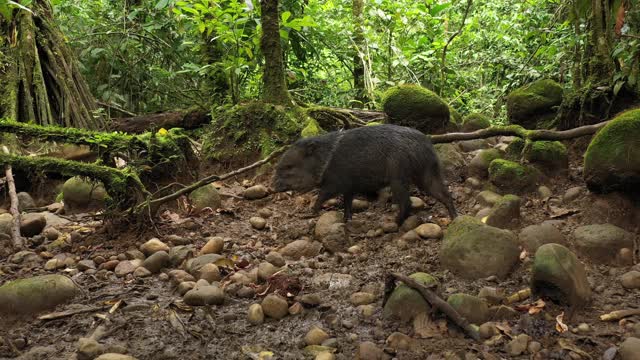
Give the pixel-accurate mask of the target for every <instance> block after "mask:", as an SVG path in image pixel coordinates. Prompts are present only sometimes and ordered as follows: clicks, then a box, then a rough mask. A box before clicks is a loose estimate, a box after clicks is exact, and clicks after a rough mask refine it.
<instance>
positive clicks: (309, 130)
mask: <svg viewBox="0 0 640 360" xmlns="http://www.w3.org/2000/svg"><path fill="white" fill-rule="evenodd" d="M323 133H325V131H324V130H323V129H322V128H321V127H320V125H318V122H317V121H316V120H315V119H309V121H308V122H307V126H305V127H304V129H302V133H300V135H302V137H303V138H307V137H311V136H318V135H321V134H323Z"/></svg>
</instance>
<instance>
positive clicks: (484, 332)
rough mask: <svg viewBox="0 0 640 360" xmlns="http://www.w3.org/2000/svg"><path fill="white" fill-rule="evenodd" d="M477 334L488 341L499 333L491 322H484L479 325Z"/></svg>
mask: <svg viewBox="0 0 640 360" xmlns="http://www.w3.org/2000/svg"><path fill="white" fill-rule="evenodd" d="M478 332H479V333H480V337H481V338H483V339H490V338H492V337H493V336H495V335H498V334H499V333H500V331H499V330H498V328H497V327H496V325H495V324H494V323H492V322H486V323H484V324H482V325H480V328H479V330H478Z"/></svg>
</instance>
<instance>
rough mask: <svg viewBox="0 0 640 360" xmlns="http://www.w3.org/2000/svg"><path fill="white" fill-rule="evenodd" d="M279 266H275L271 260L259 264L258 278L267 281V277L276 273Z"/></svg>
mask: <svg viewBox="0 0 640 360" xmlns="http://www.w3.org/2000/svg"><path fill="white" fill-rule="evenodd" d="M278 270H280V269H279V268H277V267H275V266H273V264H271V263H270V262H263V263H260V265H258V280H260V281H267V279H268V278H269V277H270V276H271V275H273V274H275V273H276V272H277V271H278Z"/></svg>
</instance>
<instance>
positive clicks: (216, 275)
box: [198, 264, 222, 283]
mask: <svg viewBox="0 0 640 360" xmlns="http://www.w3.org/2000/svg"><path fill="white" fill-rule="evenodd" d="M198 273H199V274H200V279H201V280H206V281H207V282H209V283H212V282H214V281H220V279H222V275H220V269H219V268H218V266H217V265H215V264H205V265H204V266H203V267H201V268H200V270H199V271H198Z"/></svg>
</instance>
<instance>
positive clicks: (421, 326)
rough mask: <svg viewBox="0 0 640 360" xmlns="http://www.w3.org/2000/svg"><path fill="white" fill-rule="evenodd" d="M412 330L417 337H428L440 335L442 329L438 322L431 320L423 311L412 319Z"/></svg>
mask: <svg viewBox="0 0 640 360" xmlns="http://www.w3.org/2000/svg"><path fill="white" fill-rule="evenodd" d="M413 331H414V333H415V334H416V336H418V337H419V338H422V339H430V338H434V337H438V338H440V337H442V335H443V334H442V331H441V329H440V328H439V327H438V324H437V323H435V322H433V321H432V320H431V318H430V317H429V314H427V313H425V312H423V313H420V314H418V316H416V317H415V318H414V319H413Z"/></svg>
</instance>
